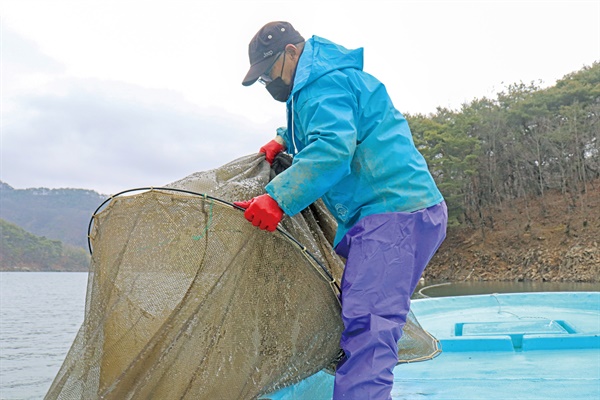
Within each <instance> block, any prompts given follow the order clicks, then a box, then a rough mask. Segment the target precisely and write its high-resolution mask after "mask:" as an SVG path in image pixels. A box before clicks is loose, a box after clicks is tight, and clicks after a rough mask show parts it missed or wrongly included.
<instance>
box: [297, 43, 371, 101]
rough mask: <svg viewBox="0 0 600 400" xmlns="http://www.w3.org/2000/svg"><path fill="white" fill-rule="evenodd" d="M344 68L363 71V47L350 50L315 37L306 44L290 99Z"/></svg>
mask: <svg viewBox="0 0 600 400" xmlns="http://www.w3.org/2000/svg"><path fill="white" fill-rule="evenodd" d="M344 68H356V69H359V70H362V69H363V49H362V47H361V48H358V49H355V50H349V49H347V48H345V47H343V46H340V45H338V44H335V43H333V42H331V41H329V40H327V39H324V38H322V37H319V36H313V37H312V38H310V39H308V40H307V41H306V42H305V45H304V51H303V52H302V55H301V56H300V60H299V62H298V67H297V68H296V76H295V78H294V87H293V88H292V93H291V96H290V99H291V98H292V97H293V95H294V94H295V93H296V92H298V91H299V90H301V89H302V88H303V87H305V86H306V85H309V84H310V83H312V82H313V81H315V80H317V79H318V78H320V77H321V76H323V75H325V74H327V73H329V72H331V71H334V70H339V69H344ZM288 101H289V100H288Z"/></svg>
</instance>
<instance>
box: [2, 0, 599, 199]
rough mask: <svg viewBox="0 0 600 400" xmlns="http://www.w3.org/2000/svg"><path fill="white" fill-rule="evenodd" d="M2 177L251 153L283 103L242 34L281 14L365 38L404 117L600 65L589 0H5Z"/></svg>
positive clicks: (29, 179)
mask: <svg viewBox="0 0 600 400" xmlns="http://www.w3.org/2000/svg"><path fill="white" fill-rule="evenodd" d="M1 7H2V8H1V9H0V16H1V18H2V21H1V22H2V24H1V45H2V47H1V73H2V75H1V85H2V87H1V93H0V97H1V99H0V100H1V121H0V127H1V160H0V179H1V180H2V181H4V182H6V183H8V184H10V185H11V186H13V187H15V188H18V189H24V188H30V187H48V188H65V187H71V188H83V189H93V190H96V191H98V192H100V193H104V194H114V193H117V192H119V191H122V190H125V189H130V188H137V187H142V186H161V185H164V184H167V183H170V182H172V181H175V180H178V179H181V178H183V177H185V176H187V175H189V174H192V173H194V172H196V171H204V170H208V169H212V168H216V167H218V166H220V165H223V164H225V163H227V162H229V161H232V160H234V159H236V158H238V157H241V156H245V155H247V154H250V153H253V152H256V151H257V150H258V148H259V147H260V146H262V145H263V144H264V143H266V142H267V141H269V140H270V139H271V138H272V137H273V136H274V134H275V128H276V127H278V126H282V125H284V124H285V119H284V118H285V105H284V104H283V103H278V102H275V101H274V100H273V99H272V98H271V97H270V96H269V94H268V93H267V91H266V90H264V89H263V88H262V86H260V85H255V86H252V87H250V88H247V87H243V86H242V85H241V80H242V78H243V77H244V75H245V73H246V71H247V69H248V55H247V48H248V42H249V41H250V39H251V38H252V36H253V35H254V34H255V33H256V31H257V30H258V29H259V28H260V27H261V26H262V25H264V24H265V23H267V22H270V21H273V20H287V21H290V22H292V24H293V25H294V27H295V28H296V29H297V30H298V31H299V32H300V33H301V34H302V35H304V37H305V38H309V37H310V36H312V35H319V36H323V37H326V38H328V39H330V40H333V41H335V42H338V43H340V44H342V45H344V46H346V47H348V48H357V47H364V49H365V70H366V71H367V72H369V73H371V74H373V75H375V76H376V77H378V78H379V79H380V80H381V81H382V82H383V83H384V84H385V85H386V87H387V89H388V91H389V92H390V94H391V96H392V99H393V101H394V104H395V105H396V107H397V108H398V109H399V110H400V111H401V112H404V113H413V114H414V113H424V114H427V113H431V112H434V111H435V109H436V107H438V106H441V107H448V108H452V109H459V108H460V106H461V104H463V103H468V102H470V101H471V100H473V99H475V98H481V97H495V95H496V93H498V92H499V91H501V90H503V89H504V88H505V87H506V85H508V84H511V83H518V82H525V83H529V82H532V81H535V82H537V83H540V82H541V85H542V86H544V87H545V86H550V85H552V84H554V82H555V81H556V80H557V79H560V78H562V77H563V76H564V75H566V74H568V73H571V72H574V71H577V70H579V69H581V68H582V67H584V66H586V65H591V64H592V63H593V62H594V61H600V0H594V1H576V0H568V1H551V0H546V1H525V0H522V1H510V0H504V1H485V0H480V1H452V0H447V1H425V0H422V1H401V0H395V1H380V0H366V1H352V0H344V1H339V2H338V1H328V0H320V1H310V0H304V1H285V0H279V1H253V0H239V1H233V0H210V1H202V0H196V1H191V0H190V1H177V0H171V1H166V0H157V1H141V0H140V1H127V0H120V1H106V0H104V1H83V0H77V1H75V0H73V1H66V0H40V1H33V0H3V1H2V3H1Z"/></svg>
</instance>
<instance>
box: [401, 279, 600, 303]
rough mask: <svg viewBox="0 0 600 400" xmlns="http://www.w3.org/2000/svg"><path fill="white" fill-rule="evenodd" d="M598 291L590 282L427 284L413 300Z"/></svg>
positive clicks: (595, 284) (598, 285) (420, 288)
mask: <svg viewBox="0 0 600 400" xmlns="http://www.w3.org/2000/svg"><path fill="white" fill-rule="evenodd" d="M597 291H600V284H599V283H589V282H506V281H502V282H500V281H499V282H477V281H469V282H425V283H422V284H420V285H419V286H418V287H417V289H416V290H415V293H414V295H413V298H414V299H420V298H425V297H446V296H468V295H477V294H491V293H521V292H597Z"/></svg>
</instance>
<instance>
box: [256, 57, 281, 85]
mask: <svg viewBox="0 0 600 400" xmlns="http://www.w3.org/2000/svg"><path fill="white" fill-rule="evenodd" d="M282 53H283V51H281V52H279V53H277V55H276V56H275V57H274V58H275V60H274V61H273V63H272V64H271V65H270V66H269V68H268V69H267V71H266V72H265V73H264V74H262V75H261V76H259V77H258V81H259V82H260V83H262V84H263V85H265V86H266V85H268V84H269V83H271V82H273V78H271V71H272V70H273V67H274V66H275V63H276V62H277V60H279V57H280V56H281V54H282Z"/></svg>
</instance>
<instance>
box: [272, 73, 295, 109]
mask: <svg viewBox="0 0 600 400" xmlns="http://www.w3.org/2000/svg"><path fill="white" fill-rule="evenodd" d="M266 87H267V91H268V92H269V93H270V94H271V96H273V98H274V99H275V100H277V101H281V102H283V103H285V102H286V101H287V99H288V97H290V93H291V92H292V85H291V84H289V85H288V84H287V83H285V82H284V81H283V79H281V77H278V78H275V79H273V81H271V82H269V84H268V85H267V86H266Z"/></svg>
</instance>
